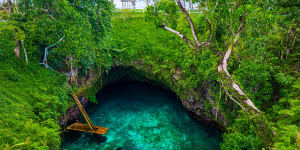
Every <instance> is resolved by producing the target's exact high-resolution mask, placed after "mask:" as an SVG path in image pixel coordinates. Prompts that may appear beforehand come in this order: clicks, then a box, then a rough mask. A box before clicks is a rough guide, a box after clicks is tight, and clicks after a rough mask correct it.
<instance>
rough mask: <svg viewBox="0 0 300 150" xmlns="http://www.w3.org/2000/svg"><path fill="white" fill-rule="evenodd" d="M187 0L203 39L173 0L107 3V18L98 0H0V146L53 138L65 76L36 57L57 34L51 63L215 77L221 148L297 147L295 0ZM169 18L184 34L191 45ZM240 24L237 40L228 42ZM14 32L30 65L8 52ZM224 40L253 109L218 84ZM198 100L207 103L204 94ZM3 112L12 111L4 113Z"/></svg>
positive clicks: (195, 79)
mask: <svg viewBox="0 0 300 150" xmlns="http://www.w3.org/2000/svg"><path fill="white" fill-rule="evenodd" d="M193 2H198V4H199V6H200V10H199V11H201V13H195V14H190V17H191V19H192V21H193V23H194V27H195V32H196V36H197V38H198V40H199V41H200V42H201V43H204V46H200V47H197V44H196V43H194V41H193V40H192V39H193V38H195V36H194V35H193V32H191V27H190V24H189V22H188V21H187V19H186V16H185V15H184V14H183V13H182V10H181V9H180V8H179V7H178V4H176V2H175V1H173V0H160V1H157V3H156V5H155V6H149V7H147V9H146V12H145V13H131V12H127V11H123V12H121V13H114V16H113V17H112V18H113V19H112V20H111V8H112V5H111V3H110V2H108V1H105V0H92V1H80V0H69V1H68V0H57V1H51V2H48V1H29V0H20V1H19V2H18V3H17V4H14V10H15V11H14V13H11V12H9V11H7V9H5V8H7V4H4V5H3V6H1V9H0V10H1V13H0V20H7V21H1V22H0V60H1V63H0V67H1V71H0V78H1V82H0V83H1V87H3V88H1V90H0V92H1V93H0V98H1V99H0V103H1V104H2V105H7V106H8V107H7V108H5V107H4V108H3V110H1V114H0V115H1V119H0V121H2V122H4V123H1V122H0V131H1V132H2V131H3V132H7V133H8V134H4V135H2V136H1V135H0V148H2V147H6V145H7V144H8V146H9V147H11V146H15V147H18V146H20V148H30V149H31V148H47V147H48V148H50V149H56V148H57V147H58V144H59V142H60V141H59V138H58V133H59V131H58V126H57V122H56V120H57V117H58V115H59V114H60V113H62V112H63V110H64V109H65V108H66V106H67V104H66V102H67V99H68V98H67V96H66V88H64V85H65V84H66V81H65V78H64V77H62V76H60V75H57V74H54V73H53V72H49V71H46V70H45V69H41V68H40V67H39V66H38V62H41V61H42V60H43V59H44V49H45V48H46V47H48V46H50V45H51V44H54V43H57V42H58V41H59V39H62V42H59V43H58V44H57V45H56V46H55V47H52V48H51V49H50V51H51V53H49V55H48V61H47V63H48V64H49V65H50V66H51V67H52V68H54V69H55V70H56V71H60V72H69V71H70V70H72V67H75V68H78V69H79V74H82V75H86V74H87V73H88V70H90V69H91V68H105V69H109V68H110V66H111V65H116V64H125V65H126V64H127V65H132V64H136V63H142V64H143V65H145V66H147V67H148V68H151V71H152V73H153V74H154V75H155V78H157V80H160V81H164V82H166V83H168V82H172V81H171V79H172V78H174V74H179V75H178V77H179V79H177V82H178V85H180V87H178V88H176V89H174V90H176V93H179V94H180V93H184V92H182V91H185V90H187V89H192V90H193V89H197V88H201V87H204V85H208V84H211V85H213V87H214V89H213V90H214V91H213V93H214V96H215V98H216V99H218V100H219V101H218V102H217V105H218V106H216V107H217V108H218V110H219V111H220V112H222V114H224V115H226V119H227V120H228V126H227V131H226V132H225V133H224V136H223V142H222V143H221V145H220V146H221V149H262V148H275V149H300V120H299V119H300V103H299V93H300V79H299V55H300V53H299V49H300V38H299V37H298V36H299V33H300V27H299V22H300V20H299V19H300V17H299V15H300V11H299V2H298V1H297V0H292V1H287V0H262V1H254V0H207V1H202V0H201V1H193ZM242 20H243V21H244V22H243V23H244V26H243V28H240V26H241V21H242ZM110 24H112V26H111V25H110ZM170 28H171V29H173V31H174V30H175V31H177V32H178V33H180V34H181V35H184V36H185V37H186V39H188V40H189V41H190V45H189V44H188V42H187V40H186V39H184V40H183V38H182V37H180V36H178V34H177V35H176V34H174V33H175V32H170V31H172V30H170ZM239 29H242V31H241V36H240V37H239V39H238V43H237V44H235V45H232V41H233V38H234V33H235V32H237V31H238V30H239ZM14 37H15V39H14ZM16 39H17V40H20V41H24V47H25V48H26V50H27V53H28V58H29V64H28V65H26V64H24V61H23V60H19V61H18V60H17V58H15V57H14V54H13V48H14V46H15V43H14V42H13V41H14V40H16ZM230 46H232V47H234V48H233V49H232V50H233V52H232V54H231V57H230V60H229V66H228V71H229V72H230V74H231V76H232V77H233V78H234V79H235V81H236V82H237V83H238V84H239V85H240V86H241V88H242V89H243V90H244V92H245V93H246V94H247V95H248V97H249V98H250V99H251V100H252V101H253V102H254V104H255V106H256V107H257V108H258V109H259V110H260V111H261V113H260V114H259V115H256V114H254V115H253V114H252V113H251V112H250V113H249V112H245V111H244V110H243V109H241V108H240V107H239V106H238V105H236V104H234V103H233V102H231V101H230V100H228V99H230V98H229V97H228V96H226V94H225V93H226V92H225V91H224V90H223V89H222V88H221V87H222V86H221V84H219V83H220V76H219V75H218V74H217V67H218V65H219V63H220V62H221V61H222V59H223V56H224V54H225V51H226V50H227V48H228V47H230ZM22 49H23V50H24V48H22ZM23 55H24V53H22V57H21V58H23ZM2 70H5V71H2ZM57 82H58V83H59V84H57ZM12 87H13V88H12ZM24 87H25V88H24ZM58 93H59V94H58ZM54 95H55V96H54ZM58 95H59V96H58ZM179 96H184V95H179ZM33 102H34V104H35V105H33ZM204 107H206V108H208V107H211V106H210V104H209V103H208V102H207V103H205V104H204ZM24 108H26V109H24ZM50 108H51V109H50ZM56 110H57V111H56ZM52 111H53V112H52ZM20 114H23V115H20ZM24 114H26V115H24ZM2 116H8V117H2ZM11 116H16V117H17V118H18V117H19V118H18V119H16V120H11V119H9V118H10V117H11ZM21 129H22V130H21ZM23 129H24V130H23ZM264 129H268V130H270V131H272V135H271V136H270V135H269V134H267V131H265V130H264ZM35 133H41V134H39V136H33V134H35ZM18 134H22V135H23V136H17V135H18ZM6 135H8V136H6ZM48 135H53V136H51V137H48ZM28 137H30V138H28ZM39 140H42V141H43V142H39ZM20 143H21V144H20ZM29 143H30V144H29Z"/></svg>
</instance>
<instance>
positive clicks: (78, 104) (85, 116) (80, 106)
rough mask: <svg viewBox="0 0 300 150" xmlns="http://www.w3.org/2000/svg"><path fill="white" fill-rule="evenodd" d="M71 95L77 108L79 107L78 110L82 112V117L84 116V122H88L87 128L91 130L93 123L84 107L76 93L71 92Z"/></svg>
mask: <svg viewBox="0 0 300 150" xmlns="http://www.w3.org/2000/svg"><path fill="white" fill-rule="evenodd" d="M72 96H73V99H74V100H75V102H76V104H77V106H78V108H79V109H80V112H81V113H82V115H83V117H84V119H85V121H86V123H87V124H88V126H89V128H90V129H91V130H94V125H93V123H92V121H91V119H90V117H89V116H88V115H87V113H86V111H85V109H84V108H83V107H82V105H81V103H80V101H79V99H78V97H77V95H76V94H75V93H73V94H72Z"/></svg>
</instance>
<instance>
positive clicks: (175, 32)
mask: <svg viewBox="0 0 300 150" xmlns="http://www.w3.org/2000/svg"><path fill="white" fill-rule="evenodd" d="M163 27H164V29H165V30H168V31H170V32H172V33H174V34H176V35H178V36H179V37H180V38H181V39H183V40H184V41H185V42H186V43H187V44H188V45H189V47H190V48H192V49H195V47H194V46H193V45H192V43H191V42H190V40H189V39H188V38H187V37H185V36H184V35H183V34H181V33H180V32H178V31H176V30H174V29H172V28H170V27H168V26H167V25H166V24H165V23H163Z"/></svg>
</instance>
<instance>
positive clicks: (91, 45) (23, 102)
mask: <svg viewBox="0 0 300 150" xmlns="http://www.w3.org/2000/svg"><path fill="white" fill-rule="evenodd" d="M111 7H112V5H111V3H109V2H108V1H105V0H94V1H67V0H58V1H51V2H49V1H30V0H21V1H18V3H13V2H11V1H7V3H3V4H2V5H1V6H0V11H1V12H0V70H1V71H0V80H1V82H0V86H1V88H0V104H1V105H2V106H3V107H1V109H0V111H1V112H0V116H1V117H0V133H1V135H0V149H59V148H60V143H61V138H60V133H61V130H60V126H59V124H58V118H59V116H61V115H63V114H64V113H65V111H66V109H67V107H70V104H69V102H72V101H70V100H71V98H70V97H69V95H68V94H69V87H68V80H67V76H66V75H63V74H61V73H58V72H57V71H60V72H68V71H69V70H71V69H72V68H75V67H76V68H79V70H80V72H81V73H82V74H86V73H87V71H88V68H91V67H92V66H93V67H95V68H97V67H103V68H107V66H108V65H106V64H108V63H107V62H109V60H110V59H105V58H106V57H107V58H109V56H108V55H106V51H104V49H101V44H100V41H101V39H102V38H103V37H104V36H105V34H106V32H107V31H109V28H110V16H111ZM52 44H54V45H52ZM46 47H48V55H47V56H46V55H45V48H46ZM14 52H15V53H14ZM27 59H28V60H27ZM40 63H42V64H43V65H44V66H46V67H48V68H49V69H45V68H43V67H42V66H41V65H40ZM53 69H54V70H56V71H54V70H53Z"/></svg>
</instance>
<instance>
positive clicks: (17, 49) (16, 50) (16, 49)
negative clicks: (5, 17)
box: [7, 0, 21, 59]
mask: <svg viewBox="0 0 300 150" xmlns="http://www.w3.org/2000/svg"><path fill="white" fill-rule="evenodd" d="M7 4H8V7H9V11H10V14H13V13H14V8H13V6H12V3H11V0H7ZM14 40H15V44H16V47H15V49H14V52H15V55H16V56H17V58H18V59H20V49H21V48H20V41H19V40H18V38H17V30H16V29H14Z"/></svg>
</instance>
